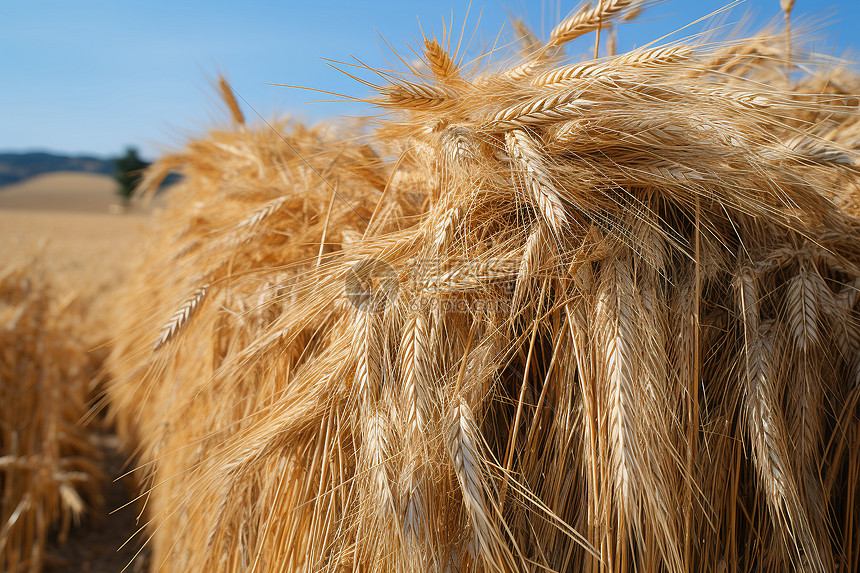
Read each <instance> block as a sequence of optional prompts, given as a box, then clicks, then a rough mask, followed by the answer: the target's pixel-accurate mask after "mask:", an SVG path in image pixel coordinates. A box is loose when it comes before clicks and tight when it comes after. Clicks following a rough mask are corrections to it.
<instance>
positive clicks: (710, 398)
mask: <svg viewBox="0 0 860 573" xmlns="http://www.w3.org/2000/svg"><path fill="white" fill-rule="evenodd" d="M634 8H635V5H634V3H632V2H629V1H622V0H613V1H607V2H602V3H601V5H600V7H599V8H598V9H592V8H590V7H585V8H583V9H581V10H579V11H577V12H575V13H574V14H573V15H572V16H570V17H569V18H568V19H566V20H565V21H563V22H562V23H561V24H560V25H559V26H558V27H556V28H555V30H553V32H552V34H551V35H550V39H549V41H548V42H546V43H545V44H539V43H538V42H537V41H536V40H535V39H534V38H533V37H530V38H528V39H527V43H528V49H527V50H526V51H525V52H526V55H525V60H524V61H523V62H522V63H519V64H517V65H515V66H513V67H511V68H509V69H505V70H501V71H499V70H493V69H488V70H481V69H473V70H466V69H464V68H462V67H461V66H460V65H459V64H458V62H457V59H456V57H455V56H453V55H452V54H451V53H450V51H449V49H448V47H447V45H446V44H447V42H446V41H444V40H443V41H442V42H441V43H440V42H437V41H436V40H427V41H426V46H425V48H426V49H425V51H424V55H425V57H426V62H425V65H426V67H427V69H429V70H430V71H431V72H432V74H433V75H432V76H429V75H428V76H422V75H421V72H420V71H419V70H418V69H415V70H413V71H414V72H415V74H416V76H417V77H416V79H415V81H411V82H407V81H405V80H397V81H393V82H392V83H390V84H389V85H386V86H378V89H379V91H380V92H381V94H382V95H381V98H379V99H378V100H376V103H378V104H379V105H381V106H383V107H384V108H386V109H387V110H389V111H390V112H391V114H390V117H389V119H388V120H386V121H384V122H383V124H382V126H381V127H380V129H379V130H378V132H377V134H376V137H375V139H374V141H373V144H372V145H368V144H366V143H363V142H361V141H360V140H358V139H356V138H353V139H345V136H344V135H343V134H340V135H339V137H332V136H330V135H328V134H327V133H326V131H325V130H322V129H320V130H316V131H305V130H303V129H302V128H299V127H295V128H294V129H293V131H292V132H291V133H289V134H286V133H283V130H282V126H278V128H277V129H273V130H270V129H268V128H266V129H259V130H253V129H250V128H247V127H245V126H244V124H243V123H242V122H241V114H240V112H239V111H238V106H236V105H235V101H234V100H232V96H230V95H229V93H228V94H227V97H228V101H230V102H233V105H231V109H233V110H234V117H235V118H236V120H237V124H238V125H237V128H236V129H235V130H234V131H232V132H214V133H212V134H210V136H209V138H208V139H204V140H200V141H197V142H194V143H192V144H191V146H190V147H189V149H188V150H187V151H186V152H184V153H181V154H178V155H174V156H169V157H167V158H165V159H163V160H161V161H160V162H159V163H158V164H157V165H156V166H155V168H154V169H155V171H153V172H152V174H151V178H152V179H153V180H156V179H158V178H159V177H160V176H161V175H162V174H163V173H164V172H166V171H167V170H170V169H177V170H179V171H181V172H183V173H184V174H185V175H186V176H187V179H186V182H185V183H184V184H183V185H182V186H181V188H179V189H176V190H175V191H174V193H173V196H172V199H171V201H172V202H171V205H170V207H169V208H168V211H167V215H166V216H165V219H164V221H163V223H164V227H163V229H162V231H161V234H160V239H159V241H160V242H159V243H157V244H156V246H155V247H154V249H153V251H152V252H151V253H150V254H149V255H148V258H147V259H146V260H145V262H144V266H143V268H142V269H141V271H140V272H139V276H138V278H137V279H136V282H135V284H133V285H132V286H131V289H130V291H129V295H128V297H129V298H128V302H127V305H128V306H129V308H131V309H132V311H131V313H130V315H129V316H128V317H126V318H125V319H124V320H123V321H121V322H120V323H121V324H122V325H124V328H126V329H127V331H126V334H125V335H123V336H122V337H121V340H120V344H119V345H118V346H117V348H116V350H115V352H114V355H113V363H114V372H115V374H116V376H117V378H116V381H115V384H114V386H113V388H112V390H111V392H112V395H113V398H114V404H115V408H116V415H117V417H118V418H119V419H120V420H128V421H130V423H131V424H132V425H133V426H135V427H129V428H128V429H127V430H126V433H127V435H128V436H129V437H135V438H136V439H140V440H141V444H142V445H141V461H142V466H143V467H145V468H147V470H148V471H149V476H150V479H151V480H152V481H151V486H152V487H151V489H149V490H148V492H147V493H148V495H149V498H150V505H149V507H150V513H149V516H150V519H151V522H152V527H151V529H150V533H151V535H152V538H153V540H154V555H153V563H154V566H155V567H156V568H158V569H164V570H177V571H178V570H188V569H194V570H223V571H238V570H248V569H253V570H266V571H269V570H319V569H324V570H339V569H341V568H352V569H361V570H365V569H367V570H377V569H379V570H403V571H409V570H426V569H432V570H442V569H446V570H447V569H452V570H498V571H508V570H511V571H513V570H535V571H538V570H544V569H548V570H554V571H555V570H559V571H561V570H565V571H566V570H583V571H597V570H612V571H632V570H647V571H664V570H667V571H725V570H731V571H738V570H743V571H747V570H753V569H757V570H762V571H788V570H798V569H802V570H811V571H828V570H842V571H850V570H855V569H857V567H858V566H859V565H860V535H858V533H857V529H858V527H860V521H858V520H860V516H858V514H856V513H855V512H854V503H855V499H856V496H857V494H858V485H860V483H858V473H860V459H858V457H857V456H858V454H857V451H858V449H857V447H858V445H860V427H858V422H860V420H858V415H857V413H858V397H860V383H858V380H860V342H858V340H860V324H858V322H857V316H856V313H857V310H856V308H855V307H856V303H857V299H858V293H860V291H859V290H858V287H860V249H858V246H857V245H858V242H857V240H858V238H860V221H858V220H857V219H855V218H854V217H853V215H852V212H854V205H855V203H856V196H857V191H858V189H857V187H858V183H860V178H858V171H857V164H856V154H855V152H854V151H853V143H851V142H852V141H853V138H854V137H855V136H854V135H853V134H850V135H844V134H842V133H841V131H840V130H841V129H842V128H841V126H843V125H844V126H846V127H845V129H847V130H849V131H853V132H854V133H856V129H855V128H854V126H855V125H856V119H857V115H858V110H857V99H856V97H853V96H851V97H848V96H847V95H844V94H839V93H837V92H836V90H835V89H832V90H821V91H808V92H807V91H805V90H804V89H803V86H804V85H805V84H796V85H793V86H789V85H788V83H787V79H786V75H785V72H786V69H787V60H786V58H785V57H784V54H785V51H784V47H782V46H783V44H782V40H781V38H771V37H759V38H755V39H753V40H750V41H749V42H746V43H743V42H734V43H732V44H730V45H725V46H721V47H713V46H711V47H710V48H707V49H705V48H699V49H697V48H696V47H694V46H685V45H672V46H663V47H658V48H650V47H649V48H642V49H638V50H635V51H633V52H629V53H626V54H622V55H619V56H615V57H611V58H607V59H602V60H596V61H588V62H584V63H578V64H568V65H561V64H560V58H561V57H562V50H561V49H562V47H563V46H564V44H565V43H566V42H569V41H570V40H573V39H575V38H577V37H579V36H581V35H582V34H585V33H587V32H590V31H594V30H598V29H600V28H601V27H603V26H605V25H606V23H607V22H609V21H610V20H611V19H612V18H613V17H615V16H623V15H625V12H626V11H627V12H629V11H630V10H633V9H634ZM792 61H793V65H796V66H798V67H799V65H800V64H804V66H807V65H811V64H812V63H813V62H804V61H803V59H802V55H801V54H800V52H799V50H797V49H796V48H795V49H794V50H793V53H792ZM763 80H766V81H768V82H771V83H772V84H774V85H777V83H778V87H772V88H769V87H768V85H767V83H765V81H763ZM842 84H843V85H845V82H842ZM356 137H357V136H356ZM337 231H340V232H341V234H342V240H340V241H338V240H337V239H336V238H335V236H336V234H337Z"/></svg>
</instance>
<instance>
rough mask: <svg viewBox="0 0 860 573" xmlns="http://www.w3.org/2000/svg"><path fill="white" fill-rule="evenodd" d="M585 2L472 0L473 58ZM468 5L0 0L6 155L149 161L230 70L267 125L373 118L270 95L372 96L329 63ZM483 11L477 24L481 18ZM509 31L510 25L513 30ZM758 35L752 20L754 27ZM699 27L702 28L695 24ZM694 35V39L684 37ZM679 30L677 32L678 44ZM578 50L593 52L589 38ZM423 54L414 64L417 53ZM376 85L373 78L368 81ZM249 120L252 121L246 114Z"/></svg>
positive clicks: (837, 37) (774, 9)
mask: <svg viewBox="0 0 860 573" xmlns="http://www.w3.org/2000/svg"><path fill="white" fill-rule="evenodd" d="M727 2H728V0H668V1H666V2H664V3H661V4H658V5H656V6H654V7H652V8H650V9H649V10H648V11H646V12H645V14H644V15H643V17H642V19H641V20H642V21H641V22H640V23H635V24H625V25H624V26H622V27H621V29H620V31H619V42H618V43H619V48H620V49H622V50H623V49H627V48H630V47H632V46H634V45H642V44H644V43H647V42H649V41H651V40H653V39H655V38H657V37H659V36H662V35H664V34H668V33H670V32H672V31H674V30H676V29H677V28H680V27H681V26H684V25H686V24H688V23H690V22H691V21H693V20H695V19H697V18H700V17H702V16H705V15H707V14H708V13H710V12H712V11H714V10H716V9H718V8H720V7H722V6H723V5H725V4H726V3H727ZM576 5H577V2H559V0H509V1H507V2H504V3H502V2H491V1H484V2H482V1H481V0H473V1H472V3H471V8H470V11H469V17H468V20H467V25H466V30H467V33H466V39H468V38H469V36H471V33H472V31H473V30H475V26H476V25H477V26H478V31H477V33H476V34H475V36H474V39H473V40H472V42H471V45H470V46H471V47H470V49H469V53H471V54H475V55H477V53H478V51H479V50H480V49H482V48H483V47H487V46H491V45H492V44H493V42H494V41H495V39H496V36H497V34H498V32H499V30H503V33H502V39H503V42H505V41H510V40H511V39H512V33H511V27H510V25H509V24H508V23H507V19H508V15H509V14H513V15H516V16H521V17H523V18H524V19H525V21H526V22H527V23H528V24H529V25H531V26H532V28H533V29H534V30H535V31H536V32H538V33H539V34H540V35H541V36H542V37H546V33H547V31H548V30H549V29H551V28H552V25H553V24H554V23H555V22H557V21H558V18H559V17H560V16H563V15H565V14H567V13H568V12H569V11H571V10H572V9H573V8H575V7H576ZM468 8H469V1H468V0H447V1H435V0H434V1H426V2H418V3H415V4H409V3H407V2H395V1H379V0H368V1H358V2H351V1H344V0H307V1H306V0H303V1H301V2H294V1H282V2H275V1H266V0H256V1H254V0H251V1H246V2H243V3H241V5H240V4H239V3H238V2H226V1H222V0H210V1H200V0H194V1H183V0H172V1H165V0H149V1H147V2H134V3H132V2H127V1H119V0H110V1H107V0H106V1H93V0H77V1H72V0H64V1H57V0H41V1H25V0H3V2H2V4H0V151H24V150H36V149H40V150H50V151H57V152H63V153H90V154H98V155H111V154H118V153H120V152H122V150H123V149H124V147H125V146H126V145H135V146H137V147H138V148H140V149H141V150H142V151H143V153H144V155H146V156H148V157H150V158H152V157H155V156H157V155H158V154H159V153H160V152H161V151H162V150H164V149H165V148H168V147H175V146H177V145H180V144H181V143H182V142H183V141H184V140H185V139H186V138H187V137H189V136H191V135H194V134H199V133H201V132H202V131H204V130H205V129H206V128H208V127H211V126H212V125H213V122H215V121H218V120H223V118H225V117H226V115H225V113H224V112H223V111H222V109H221V107H220V106H219V105H218V104H217V103H216V100H215V98H214V97H213V95H212V94H213V90H212V89H211V87H210V83H209V81H210V79H212V78H214V77H215V76H216V75H217V73H218V72H219V71H220V72H224V73H225V74H227V76H228V77H229V78H230V80H231V82H232V83H233V85H234V87H235V88H236V90H237V91H238V92H239V93H240V94H241V95H242V97H244V98H245V99H246V100H247V101H248V102H249V103H250V104H251V105H252V106H253V107H254V108H255V109H256V110H257V111H259V112H260V113H261V114H262V115H263V116H264V117H266V118H271V117H272V116H274V115H275V114H284V113H289V114H291V115H292V116H293V117H297V118H302V119H305V120H309V121H316V120H319V119H323V118H327V117H333V116H337V115H352V114H360V113H362V112H367V111H368V110H367V109H366V108H361V107H357V106H355V105H348V104H344V103H312V104H311V103H307V102H309V101H311V100H314V99H319V96H315V95H314V94H312V93H310V92H305V91H301V90H296V89H289V88H282V87H272V86H267V85H264V84H265V83H266V82H271V83H282V84H297V85H303V86H311V87H316V88H319V89H325V90H329V91H334V92H338V93H346V94H350V95H355V96H365V95H367V93H368V92H367V89H366V88H365V87H364V86H362V85H360V84H358V83H356V82H355V81H354V80H351V79H349V78H347V77H345V76H343V75H342V74H340V73H339V72H337V71H335V70H333V69H331V68H330V67H329V66H328V65H327V64H326V62H325V60H324V59H323V58H330V59H334V60H349V59H350V57H351V56H355V57H357V58H359V59H361V60H362V61H364V62H366V63H368V64H371V65H374V66H381V67H385V66H386V60H385V58H391V53H390V51H389V49H388V48H387V47H385V45H384V44H383V43H382V41H381V40H380V35H381V36H382V37H384V38H385V39H386V40H387V41H388V42H389V43H390V44H391V45H392V46H393V47H394V48H395V49H396V50H397V51H398V53H400V54H403V55H407V56H409V55H411V53H410V52H409V51H408V48H407V47H406V43H407V42H409V43H411V44H412V45H415V43H416V42H415V38H416V37H420V28H419V22H420V25H421V27H422V28H423V29H424V31H425V32H426V33H427V34H428V35H429V34H430V33H431V32H433V31H436V32H437V33H438V32H440V31H441V27H442V21H443V18H444V19H445V21H446V22H450V17H451V13H452V9H453V15H454V16H453V17H454V22H455V26H456V27H457V28H458V30H459V27H460V26H462V23H463V21H464V18H465V17H466V13H467V9H468ZM745 14H752V15H753V16H754V21H755V22H758V23H763V22H766V21H768V20H770V19H772V18H777V17H779V14H780V11H779V0H746V1H744V2H741V4H740V5H739V6H738V7H736V8H734V9H733V10H732V11H731V13H730V15H729V17H728V18H727V19H726V18H723V19H722V20H719V21H713V20H712V21H711V23H710V27H713V26H715V25H717V24H720V23H728V24H732V23H737V22H739V21H741V20H742V19H743V17H744V15H745ZM479 15H480V23H479V21H478V20H479V18H478V17H479ZM792 17H793V20H794V21H796V22H798V23H800V22H802V21H804V20H806V21H807V22H809V23H812V24H815V25H816V26H818V28H819V30H818V33H817V36H818V37H819V38H820V40H819V41H817V43H816V44H815V46H814V47H815V50H816V51H817V52H819V53H824V54H835V55H845V54H846V53H849V50H850V49H852V48H855V49H857V51H856V52H854V54H855V56H856V54H858V53H860V40H858V39H857V30H858V27H860V0H820V1H815V2H813V1H812V0H797V2H796V4H795V9H794V12H793V14H792ZM503 26H504V28H503ZM753 27H754V26H753ZM691 30H698V31H701V30H702V26H701V25H700V26H697V27H694V28H691ZM687 33H689V30H688V31H685V32H683V33H682V35H686V34H687ZM677 37H679V36H674V38H677ZM590 42H593V40H592V39H591V38H589V39H588V40H585V43H583V44H580V45H578V46H574V51H576V50H577V49H581V50H584V49H585V46H586V45H587V43H590ZM412 58H414V56H412ZM365 77H367V76H365ZM246 112H247V115H249V116H251V115H253V114H252V112H250V111H248V110H247V109H246Z"/></svg>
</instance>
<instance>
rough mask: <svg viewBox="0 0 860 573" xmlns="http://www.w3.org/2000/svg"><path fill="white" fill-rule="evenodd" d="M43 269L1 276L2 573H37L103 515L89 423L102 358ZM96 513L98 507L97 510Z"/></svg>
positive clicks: (73, 308)
mask: <svg viewBox="0 0 860 573" xmlns="http://www.w3.org/2000/svg"><path fill="white" fill-rule="evenodd" d="M45 276H46V272H45V271H44V270H43V269H41V268H40V267H34V266H31V267H30V268H29V269H26V270H25V269H24V268H23V267H21V268H14V267H13V268H6V269H3V271H2V274H0V404H2V406H0V570H3V571H9V572H18V571H21V572H23V571H40V570H41V568H42V566H43V563H44V562H45V560H46V557H47V554H48V547H49V545H55V544H56V543H60V544H62V543H65V541H66V540H67V538H68V536H69V531H70V529H71V527H72V526H73V525H77V524H79V523H80V522H81V520H82V519H83V518H84V517H86V516H90V515H91V514H93V513H95V514H96V515H98V513H99V511H98V510H100V509H101V508H102V504H103V500H102V497H101V486H102V483H103V481H104V475H103V474H102V472H101V469H100V460H99V454H98V451H97V450H96V448H95V446H94V445H93V444H92V443H91V442H90V440H89V439H88V438H89V435H90V429H88V428H86V427H85V425H83V424H82V421H83V419H84V418H85V416H86V414H87V410H88V407H89V401H90V398H91V395H90V393H91V388H90V381H91V379H92V377H93V376H94V375H95V370H96V363H95V359H94V358H93V357H92V356H90V355H89V354H88V353H87V352H86V347H85V346H84V345H83V343H81V342H80V341H79V339H78V338H76V335H75V331H74V325H73V322H74V319H71V318H66V317H71V316H79V315H78V312H79V311H80V309H78V308H77V307H76V305H75V303H74V301H72V300H70V299H69V298H68V297H66V296H58V292H57V291H55V290H53V289H52V288H51V286H50V285H49V284H48V282H47V280H46V278H45ZM93 510H96V511H95V512H94V511H93Z"/></svg>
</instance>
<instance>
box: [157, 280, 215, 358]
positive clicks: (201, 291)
mask: <svg viewBox="0 0 860 573" xmlns="http://www.w3.org/2000/svg"><path fill="white" fill-rule="evenodd" d="M208 292H209V285H206V286H202V287H200V288H198V289H197V290H195V291H194V294H192V295H191V297H190V298H189V299H188V300H186V301H185V302H184V303H183V304H182V306H180V307H179V308H178V309H177V311H176V312H175V313H173V316H172V317H171V318H170V320H169V321H168V322H167V324H165V325H164V326H162V327H161V334H160V335H159V337H158V340H156V341H155V344H154V345H153V347H152V349H153V350H158V349H159V348H160V347H162V346H164V345H165V344H167V343H168V342H170V340H171V339H172V338H173V337H175V336H176V335H177V334H179V332H180V331H181V330H182V329H183V328H185V327H186V326H187V325H188V321H189V320H191V317H192V316H194V314H195V313H196V312H197V311H198V310H199V309H200V306H201V305H202V304H203V301H204V300H205V299H206V295H207V294H208Z"/></svg>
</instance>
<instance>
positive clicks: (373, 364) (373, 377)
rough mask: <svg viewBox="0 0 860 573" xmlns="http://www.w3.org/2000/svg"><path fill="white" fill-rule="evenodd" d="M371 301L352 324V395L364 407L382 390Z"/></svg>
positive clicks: (373, 400)
mask: <svg viewBox="0 0 860 573" xmlns="http://www.w3.org/2000/svg"><path fill="white" fill-rule="evenodd" d="M371 299H372V296H369V297H368V298H367V300H366V301H365V302H364V303H363V304H362V305H360V307H359V308H358V309H357V310H356V312H355V318H354V322H353V327H354V330H353V338H352V351H353V354H354V357H355V361H356V363H355V377H354V379H353V392H354V395H355V396H356V397H357V398H358V400H359V402H360V404H361V405H362V407H366V406H367V405H369V404H373V403H375V402H376V399H377V398H378V397H379V393H380V391H381V390H382V364H381V361H380V356H379V348H378V344H379V326H378V324H377V322H378V318H377V315H376V313H375V312H373V309H372V304H371Z"/></svg>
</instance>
